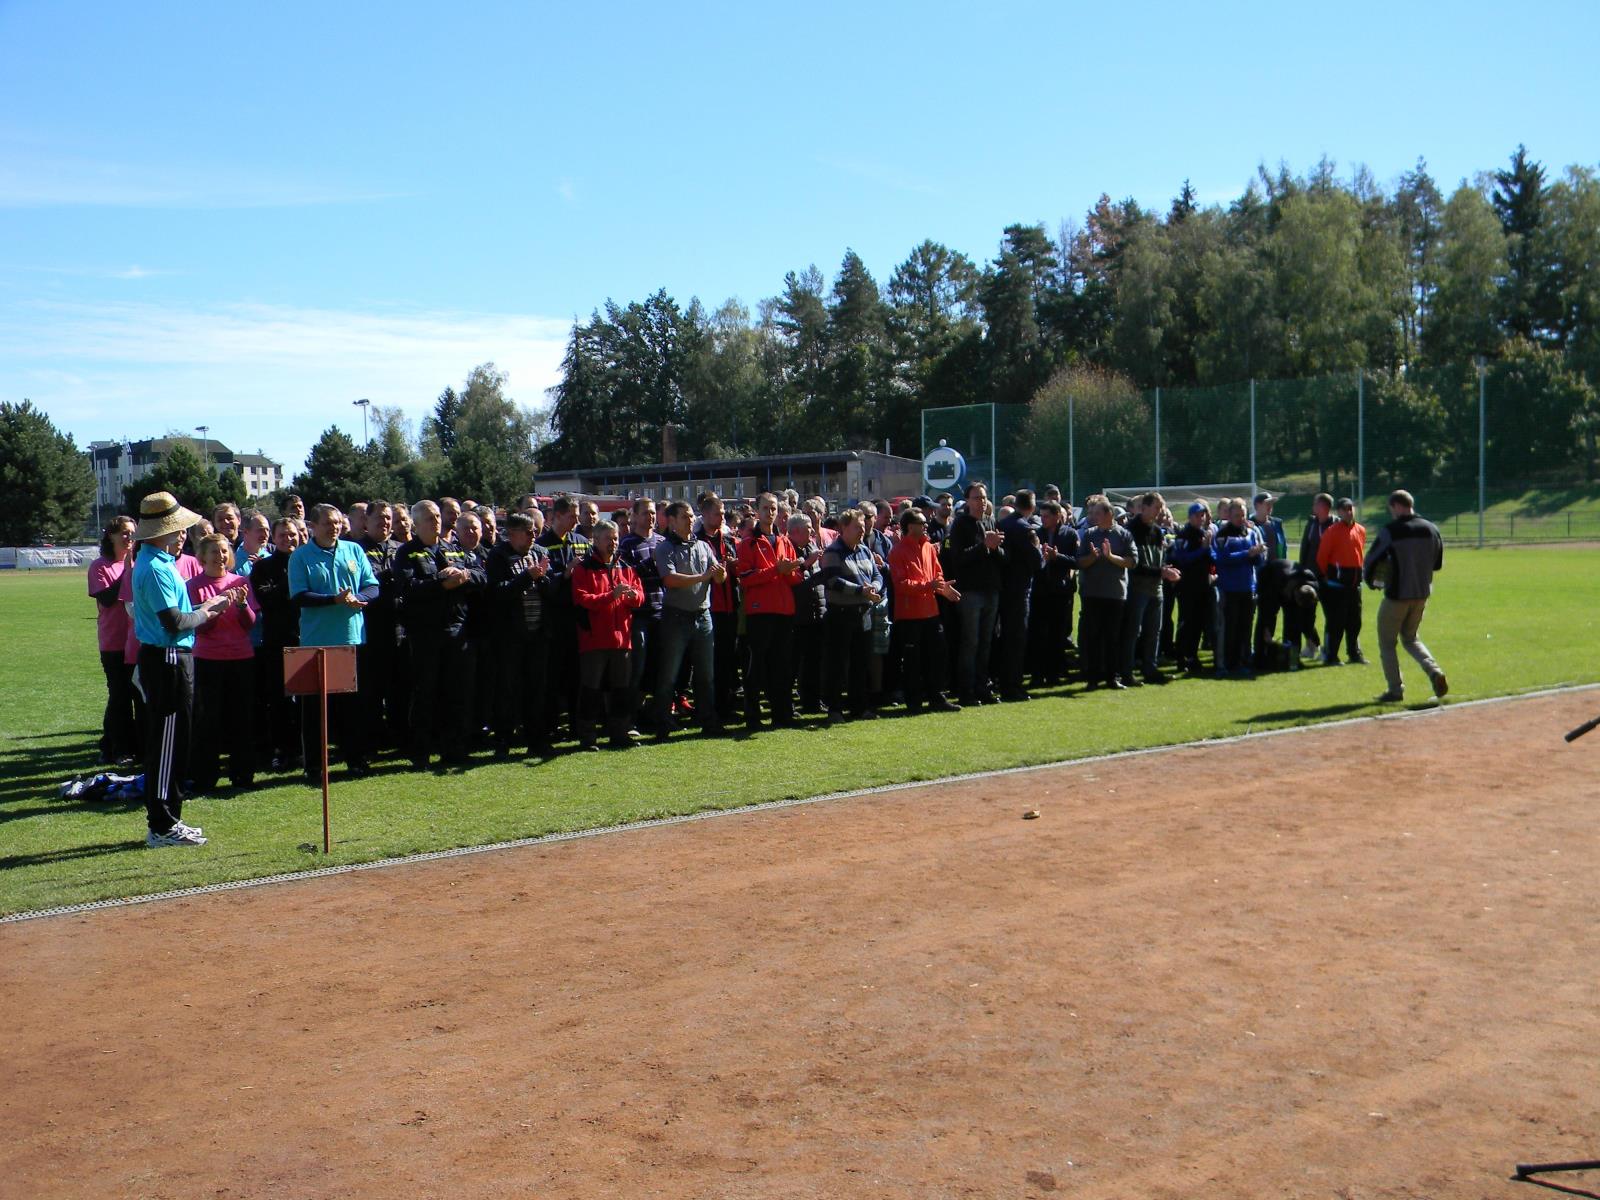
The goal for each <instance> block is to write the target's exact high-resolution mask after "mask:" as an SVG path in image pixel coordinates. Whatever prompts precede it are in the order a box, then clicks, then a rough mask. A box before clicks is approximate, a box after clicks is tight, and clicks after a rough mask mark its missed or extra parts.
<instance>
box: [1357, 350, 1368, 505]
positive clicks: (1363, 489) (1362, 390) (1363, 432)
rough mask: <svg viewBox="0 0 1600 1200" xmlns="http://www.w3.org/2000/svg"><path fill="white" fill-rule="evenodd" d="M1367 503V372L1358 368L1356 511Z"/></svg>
mask: <svg viewBox="0 0 1600 1200" xmlns="http://www.w3.org/2000/svg"><path fill="white" fill-rule="evenodd" d="M1366 504H1367V373H1366V371H1364V370H1363V369H1362V368H1360V367H1357V368H1356V511H1357V512H1361V511H1363V510H1364V509H1365V508H1366Z"/></svg>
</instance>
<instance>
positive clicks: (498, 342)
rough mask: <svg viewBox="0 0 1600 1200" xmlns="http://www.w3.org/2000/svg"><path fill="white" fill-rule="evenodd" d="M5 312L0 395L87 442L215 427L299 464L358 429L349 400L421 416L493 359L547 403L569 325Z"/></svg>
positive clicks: (298, 312)
mask: <svg viewBox="0 0 1600 1200" xmlns="http://www.w3.org/2000/svg"><path fill="white" fill-rule="evenodd" d="M3 316H4V319H3V320H0V389H3V392H4V393H5V394H7V395H8V398H21V397H22V396H28V397H30V398H31V399H33V400H34V402H35V403H37V404H38V405H39V406H40V407H42V408H44V409H45V410H46V411H47V412H49V413H50V414H51V416H52V418H53V419H54V420H55V421H56V423H57V425H58V426H60V427H62V428H64V429H67V430H69V431H70V432H72V433H73V434H74V435H75V436H77V438H78V440H79V443H80V444H87V443H88V442H89V441H91V440H95V439H101V438H114V437H122V436H124V435H126V436H129V437H134V438H137V437H143V436H150V435H152V434H160V433H162V432H164V431H165V430H166V429H168V428H175V429H187V428H192V427H193V426H195V425H198V424H209V425H211V426H212V429H213V434H212V436H213V437H216V438H217V439H218V440H219V441H222V442H224V443H226V444H227V445H229V446H230V447H233V448H234V449H251V450H253V449H255V448H256V447H258V446H259V447H262V448H264V449H265V450H266V452H267V453H268V454H271V455H273V456H274V457H277V458H280V459H282V460H283V461H284V463H285V465H286V467H287V468H288V469H289V470H290V471H291V472H292V471H293V470H295V469H297V468H298V466H299V464H300V462H301V460H302V458H303V456H304V454H305V452H306V450H307V449H309V447H310V445H311V443H312V442H313V441H315V440H316V438H317V436H318V435H319V434H320V433H321V432H322V431H323V430H324V429H325V428H327V427H328V426H329V425H331V424H337V425H339V426H340V428H342V429H345V430H347V431H354V432H356V433H358V434H359V432H360V429H361V416H360V414H359V413H358V412H356V411H355V409H354V408H353V407H352V406H351V404H350V402H351V401H352V400H355V399H358V398H360V397H367V398H369V399H371V400H372V402H373V403H374V404H378V405H395V406H398V407H400V408H402V409H404V410H405V412H406V415H407V416H408V417H410V418H411V419H412V420H413V421H415V420H417V419H418V418H420V417H422V416H423V415H425V414H426V412H427V411H428V409H429V407H430V406H431V405H432V403H433V400H434V398H435V397H436V396H437V395H438V393H439V392H440V391H442V390H443V389H444V388H445V387H447V386H457V387H459V386H460V384H461V381H462V380H463V379H464V378H465V376H466V374H467V372H468V371H470V370H471V369H472V368H473V367H474V366H476V365H478V364H479V363H483V362H488V361H493V362H494V363H496V364H497V365H498V366H499V367H500V368H501V369H502V370H504V371H506V372H508V373H509V375H510V382H509V385H508V388H507V391H508V394H509V395H511V396H513V397H516V398H517V399H518V400H519V401H521V402H522V403H523V404H526V405H529V406H531V407H541V406H543V404H544V403H545V395H544V393H545V389H546V388H548V387H550V386H552V385H553V384H554V383H555V382H556V381H557V380H558V378H559V377H560V366H561V357H562V353H563V351H564V349H565V345H566V338H567V334H568V332H569V330H570V328H571V326H570V322H568V321H566V320H562V319H555V318H549V317H540V316H531V315H525V314H514V313H473V312H460V311H404V312H402V311H392V312H346V311H339V310H333V309H309V308H291V307H285V306H272V305H247V304H234V305H227V306H221V307H214V308H187V309H185V308H171V307H165V306H160V305H154V304H143V303H138V304H135V303H127V304H71V305H67V304H44V303H40V304H33V305H25V306H15V307H13V308H11V309H9V310H7V311H6V312H5V313H4V314H3Z"/></svg>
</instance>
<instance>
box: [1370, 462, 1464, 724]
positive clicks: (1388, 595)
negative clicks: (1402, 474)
mask: <svg viewBox="0 0 1600 1200" xmlns="http://www.w3.org/2000/svg"><path fill="white" fill-rule="evenodd" d="M1415 507H1416V502H1415V501H1414V500H1413V499H1412V498H1411V493H1410V492H1407V491H1394V492H1390V493H1389V515H1390V516H1391V517H1392V518H1394V519H1393V520H1391V521H1390V522H1389V523H1388V524H1387V525H1385V526H1384V527H1383V528H1382V529H1381V530H1379V531H1378V539H1377V541H1375V542H1373V544H1372V549H1371V550H1369V551H1367V557H1366V561H1365V562H1364V563H1363V564H1362V573H1363V575H1364V576H1365V578H1366V583H1367V586H1368V587H1371V588H1376V587H1379V586H1380V584H1381V586H1382V587H1383V601H1382V603H1380V604H1379V605H1378V655H1379V658H1380V659H1381V660H1382V662H1383V678H1384V681H1385V682H1386V683H1387V684H1388V690H1387V691H1386V692H1384V693H1383V695H1381V696H1379V697H1378V703H1380V704H1398V703H1399V702H1400V701H1401V700H1402V699H1404V698H1405V681H1404V680H1403V679H1401V678H1400V656H1399V655H1398V654H1397V653H1396V652H1395V642H1396V641H1397V640H1398V641H1399V642H1400V643H1401V644H1403V645H1404V646H1405V648H1406V653H1407V654H1409V655H1411V657H1412V658H1414V659H1416V660H1417V663H1418V665H1420V666H1421V667H1422V669H1423V670H1424V671H1426V672H1427V674H1428V680H1429V681H1430V682H1431V683H1432V684H1433V694H1434V695H1435V696H1437V697H1439V698H1440V699H1441V700H1442V699H1444V696H1445V693H1446V692H1448V691H1449V690H1450V681H1449V680H1448V679H1446V678H1445V674H1444V668H1443V667H1441V666H1440V665H1439V664H1438V663H1436V662H1435V661H1434V660H1433V656H1432V655H1431V654H1429V653H1428V648H1427V647H1426V646H1424V645H1423V644H1422V643H1421V642H1420V641H1418V640H1417V629H1418V627H1419V626H1421V624H1422V614H1423V612H1424V610H1426V609H1427V607H1428V596H1429V595H1430V594H1431V593H1432V591H1433V573H1434V572H1435V571H1438V570H1440V569H1441V568H1443V566H1444V538H1442V537H1441V536H1440V535H1439V530H1438V527H1437V526H1435V525H1434V523H1433V522H1432V521H1425V520H1423V519H1422V518H1421V517H1419V516H1417V514H1416V512H1415V511H1414V510H1415ZM1380 567H1382V568H1384V569H1386V570H1387V572H1388V580H1387V581H1386V582H1385V581H1380V580H1379V579H1378V574H1379V573H1380V571H1379V568H1380Z"/></svg>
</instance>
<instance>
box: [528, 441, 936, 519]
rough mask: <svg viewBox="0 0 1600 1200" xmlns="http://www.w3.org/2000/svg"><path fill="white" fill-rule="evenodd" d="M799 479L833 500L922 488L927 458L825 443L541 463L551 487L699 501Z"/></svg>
mask: <svg viewBox="0 0 1600 1200" xmlns="http://www.w3.org/2000/svg"><path fill="white" fill-rule="evenodd" d="M791 487H792V488H794V489H795V491H797V492H799V493H800V494H801V495H802V496H823V497H825V498H826V499H827V501H828V503H829V505H830V506H832V507H839V506H841V505H843V504H844V503H846V502H847V501H850V500H861V499H869V500H883V499H889V498H891V497H895V496H915V495H917V494H918V493H919V492H920V491H922V464H921V463H920V462H919V461H917V460H916V459H914V458H900V457H898V456H896V455H893V454H882V453H880V452H878V451H876V450H825V451H821V452H819V453H815V454H769V455H766V456H764V457H760V458H722V459H702V460H699V461H696V462H675V463H647V464H645V465H643V466H632V467H585V468H583V469H581V470H577V471H550V472H545V471H541V472H539V476H538V487H537V490H538V491H539V492H540V493H541V494H543V495H550V494H553V493H556V492H570V493H573V494H575V495H583V496H649V497H650V498H651V499H653V500H689V501H693V500H694V499H695V497H696V496H698V495H699V494H700V493H701V492H705V491H713V492H716V493H717V494H718V495H720V496H724V497H729V498H734V499H752V498H754V497H755V496H757V495H759V494H760V493H762V492H776V491H782V490H783V489H784V488H791Z"/></svg>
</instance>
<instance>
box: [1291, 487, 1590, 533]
mask: <svg viewBox="0 0 1600 1200" xmlns="http://www.w3.org/2000/svg"><path fill="white" fill-rule="evenodd" d="M1318 484H1319V481H1318V479H1317V477H1316V476H1315V475H1301V476H1294V477H1291V478H1288V479H1283V480H1277V481H1274V482H1273V483H1271V484H1269V485H1268V486H1269V487H1271V488H1272V489H1273V490H1275V491H1281V492H1282V493H1283V498H1282V499H1281V500H1280V501H1279V502H1278V505H1277V508H1276V509H1275V510H1274V511H1275V512H1276V514H1277V515H1278V516H1279V517H1282V518H1283V521H1284V524H1285V525H1286V526H1288V528H1289V534H1290V537H1292V538H1295V539H1298V538H1299V536H1300V532H1301V530H1302V529H1303V528H1304V527H1305V523H1306V519H1307V517H1309V516H1310V514H1311V497H1312V496H1313V495H1315V494H1316V493H1317V492H1318V491H1319V490H1321V489H1320V488H1319V486H1318ZM1343 487H1344V492H1345V494H1349V490H1350V489H1349V485H1348V484H1345V485H1343ZM1388 495H1389V492H1388V489H1387V488H1380V487H1378V486H1377V485H1376V484H1372V483H1369V484H1368V492H1367V497H1366V503H1365V504H1364V505H1363V506H1362V510H1361V520H1362V521H1363V522H1364V523H1365V524H1366V526H1367V528H1368V529H1369V530H1372V529H1376V528H1377V527H1378V526H1380V525H1382V524H1383V523H1384V522H1385V521H1387V520H1388V519H1389V517H1388V508H1387V500H1388ZM1485 498H1486V500H1487V501H1488V503H1487V504H1486V505H1485V507H1484V512H1483V536H1484V539H1485V541H1486V542H1493V543H1496V544H1499V545H1504V544H1507V543H1518V542H1561V541H1600V485H1596V484H1582V483H1574V484H1570V485H1567V486H1558V485H1552V486H1545V487H1539V488H1521V487H1516V488H1504V487H1501V488H1490V489H1489V490H1488V493H1487V495H1486V497H1485ZM1420 503H1421V505H1422V507H1423V510H1424V515H1425V516H1427V518H1428V519H1429V520H1430V521H1433V522H1435V523H1436V524H1437V525H1438V526H1439V529H1440V531H1441V532H1442V533H1443V534H1444V537H1445V541H1447V542H1449V543H1452V544H1467V545H1474V544H1476V542H1477V540H1478V490H1477V488H1476V487H1463V488H1447V487H1430V488H1429V489H1427V491H1426V492H1425V493H1424V494H1423V496H1422V497H1421V500H1420Z"/></svg>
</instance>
